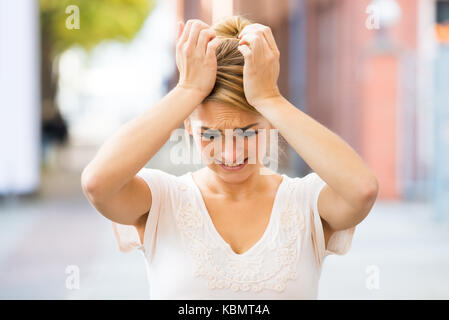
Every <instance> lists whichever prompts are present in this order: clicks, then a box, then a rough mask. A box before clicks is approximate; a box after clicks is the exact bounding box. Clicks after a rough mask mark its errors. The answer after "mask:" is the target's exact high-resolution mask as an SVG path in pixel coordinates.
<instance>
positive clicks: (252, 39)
mask: <svg viewBox="0 0 449 320" xmlns="http://www.w3.org/2000/svg"><path fill="white" fill-rule="evenodd" d="M245 43H246V44H247V45H248V47H249V48H250V49H251V51H252V52H253V55H254V58H257V57H258V56H259V55H260V54H263V52H261V50H263V47H262V44H261V39H260V36H258V35H256V34H254V33H249V34H247V35H245V36H243V37H242V40H240V42H239V44H245Z"/></svg>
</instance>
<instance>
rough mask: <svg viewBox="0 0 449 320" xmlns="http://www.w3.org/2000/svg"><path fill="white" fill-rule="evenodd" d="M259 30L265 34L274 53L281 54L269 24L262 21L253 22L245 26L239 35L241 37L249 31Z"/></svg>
mask: <svg viewBox="0 0 449 320" xmlns="http://www.w3.org/2000/svg"><path fill="white" fill-rule="evenodd" d="M258 32H259V33H262V34H263V36H264V38H265V39H266V41H267V43H268V45H269V48H270V49H271V51H273V53H275V54H277V55H279V49H278V47H277V45H276V41H275V40H274V36H273V33H272V32H271V28H270V27H268V26H265V25H263V24H260V23H253V24H251V25H248V26H246V27H245V28H243V30H242V32H241V33H240V34H239V36H238V37H239V38H240V39H241V38H242V37H243V36H244V35H247V34H249V33H258Z"/></svg>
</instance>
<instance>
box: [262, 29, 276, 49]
mask: <svg viewBox="0 0 449 320" xmlns="http://www.w3.org/2000/svg"><path fill="white" fill-rule="evenodd" d="M263 34H264V36H265V39H266V41H267V43H268V45H269V46H270V49H271V50H272V51H273V52H274V53H275V54H276V55H279V49H278V47H277V45H276V41H275V40H274V36H273V32H272V31H271V28H270V27H266V28H265V29H264V33H263Z"/></svg>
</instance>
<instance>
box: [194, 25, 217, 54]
mask: <svg viewBox="0 0 449 320" xmlns="http://www.w3.org/2000/svg"><path fill="white" fill-rule="evenodd" d="M215 36H216V34H215V30H214V29H212V28H207V29H203V30H201V31H200V36H199V38H198V45H197V48H199V49H201V52H202V53H205V52H206V50H207V47H206V46H207V43H208V42H209V40H210V39H212V38H214V37H215Z"/></svg>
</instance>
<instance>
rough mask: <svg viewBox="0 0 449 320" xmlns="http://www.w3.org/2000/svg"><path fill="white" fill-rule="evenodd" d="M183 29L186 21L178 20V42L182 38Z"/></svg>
mask: <svg viewBox="0 0 449 320" xmlns="http://www.w3.org/2000/svg"><path fill="white" fill-rule="evenodd" d="M183 29H184V23H183V22H182V21H178V23H177V24H176V42H178V41H179V38H181V35H182V31H183Z"/></svg>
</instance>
